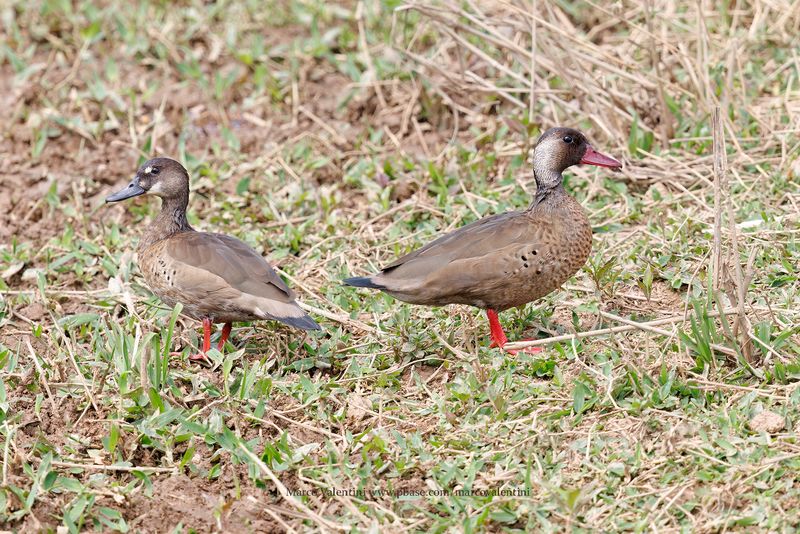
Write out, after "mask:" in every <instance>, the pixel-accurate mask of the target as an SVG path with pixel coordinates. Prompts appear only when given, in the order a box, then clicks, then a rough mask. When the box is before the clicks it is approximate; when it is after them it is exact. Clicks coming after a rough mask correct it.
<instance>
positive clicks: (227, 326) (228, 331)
mask: <svg viewBox="0 0 800 534" xmlns="http://www.w3.org/2000/svg"><path fill="white" fill-rule="evenodd" d="M231 326H232V325H231V323H225V326H223V327H222V333H221V334H220V336H219V343H217V350H218V351H220V352H222V347H224V346H225V342H226V341H228V336H229V335H231Z"/></svg>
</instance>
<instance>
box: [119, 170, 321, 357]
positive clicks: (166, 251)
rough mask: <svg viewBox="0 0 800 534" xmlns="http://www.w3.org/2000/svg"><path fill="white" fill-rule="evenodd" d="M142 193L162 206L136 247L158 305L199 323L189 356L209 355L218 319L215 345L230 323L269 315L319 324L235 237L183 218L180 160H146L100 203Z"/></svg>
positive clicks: (185, 178)
mask: <svg viewBox="0 0 800 534" xmlns="http://www.w3.org/2000/svg"><path fill="white" fill-rule="evenodd" d="M140 195H153V196H157V197H159V198H161V212H160V213H159V214H158V216H156V218H155V219H154V220H153V221H152V222H151V223H150V225H149V226H148V227H147V228H146V229H145V230H144V232H143V234H142V237H141V238H140V240H139V245H138V247H137V257H138V264H139V268H140V271H141V272H142V275H143V276H144V279H145V282H146V283H147V286H148V287H149V288H150V290H152V292H153V293H155V294H156V296H158V297H159V298H160V299H161V301H162V302H164V304H166V305H167V306H169V307H174V306H175V305H176V304H177V303H178V302H180V303H181V305H182V306H183V307H182V313H183V314H184V315H186V316H188V317H190V318H193V319H196V320H199V321H201V322H202V324H203V346H202V350H201V351H200V352H199V353H197V354H192V355H191V356H189V359H190V360H194V361H201V362H202V361H208V358H207V356H206V353H207V352H208V351H209V350H211V330H212V326H213V325H214V323H223V327H222V332H221V334H220V337H219V341H218V344H217V349H218V350H219V351H222V349H223V347H224V346H225V342H226V341H227V340H228V337H229V336H230V333H231V329H232V326H233V325H232V323H234V322H242V321H257V320H273V321H278V322H281V323H284V324H287V325H289V326H293V327H295V328H299V329H302V330H320V326H319V325H318V324H317V323H316V322H315V321H314V320H313V319H312V318H311V317H309V315H308V314H307V313H305V312H304V311H303V309H302V308H300V306H299V305H298V303H297V301H296V296H295V293H294V292H293V291H292V290H291V289H290V288H289V287H288V286H287V285H286V283H285V282H284V281H283V280H282V279H281V277H280V276H278V274H277V273H276V272H275V270H274V269H273V268H272V266H271V265H270V264H269V263H268V262H267V261H266V260H265V259H264V258H263V257H262V256H261V255H260V254H259V253H257V252H256V251H255V250H253V249H252V248H251V247H250V246H248V245H247V244H245V243H244V242H242V241H240V240H239V239H237V238H235V237H233V236H230V235H225V234H218V233H210V232H200V231H197V230H195V229H194V228H192V226H191V225H190V224H189V222H188V221H187V219H186V209H187V207H188V205H189V173H188V172H187V171H186V168H184V166H183V165H181V164H180V163H179V162H177V161H175V160H174V159H170V158H154V159H151V160H149V161H147V162H145V163H144V164H142V166H141V167H139V169H138V171H137V172H136V175H135V176H134V178H133V180H132V181H131V182H130V183H129V184H128V185H127V186H126V187H125V188H123V189H121V190H120V191H117V192H116V193H114V194H112V195H111V196H109V197H108V198H106V203H111V202H120V201H122V200H128V199H131V198H134V197H138V196H140Z"/></svg>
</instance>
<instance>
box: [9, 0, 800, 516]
mask: <svg viewBox="0 0 800 534" xmlns="http://www.w3.org/2000/svg"><path fill="white" fill-rule="evenodd" d="M0 15H1V16H2V17H3V27H4V33H3V34H2V42H1V43H0V68H2V74H3V75H2V76H1V77H0V98H1V99H2V100H1V101H0V103H1V104H2V106H0V118H2V121H3V124H4V125H7V128H5V129H4V130H5V134H4V136H3V137H2V139H0V158H2V165H1V166H0V168H2V171H0V172H1V173H2V174H0V223H1V224H0V290H2V296H1V297H0V369H1V371H0V379H2V381H1V382H0V413H2V417H0V421H1V422H0V440H1V441H0V445H2V458H3V461H2V483H3V487H2V489H0V518H2V521H3V523H4V527H5V528H8V529H12V530H21V531H30V530H54V529H55V528H56V527H57V526H59V525H63V526H65V527H66V528H67V529H69V530H70V531H79V530H82V529H85V530H91V529H94V530H119V531H127V530H131V529H132V530H137V531H147V532H149V531H163V530H165V529H169V530H173V531H191V530H214V531H244V530H254V531H270V530H287V531H292V530H294V531H303V530H309V529H312V528H317V529H322V530H326V531H336V530H367V529H376V530H381V531H438V532H442V531H446V530H448V529H451V530H452V529H456V530H464V531H474V530H481V529H482V530H491V531H496V530H507V531H512V530H536V531H540V530H552V531H562V530H565V529H570V530H583V529H602V530H606V531H616V530H637V531H644V530H653V531H658V532H664V531H683V530H693V531H694V530H697V531H720V530H731V529H741V530H744V529H746V528H748V529H752V528H756V529H759V530H769V531H789V530H791V528H792V525H794V524H797V523H798V521H800V517H798V515H797V509H798V487H799V485H800V479H798V477H797V475H796V473H797V472H798V467H799V466H800V448H799V447H798V442H797V432H798V431H800V428H798V421H800V395H799V394H798V391H800V390H798V388H797V379H798V377H800V359H799V357H800V339H799V337H800V336H798V329H799V328H800V327H799V326H798V325H800V320H798V316H799V315H800V311H798V310H800V296H798V295H799V293H798V290H799V289H800V284H799V283H798V277H797V265H798V264H800V261H799V260H800V249H799V248H798V244H797V243H798V242H797V236H798V230H797V223H798V221H800V207H798V205H799V201H800V188H798V183H797V176H798V174H800V166H799V165H798V163H797V162H798V159H797V156H798V153H800V141H798V137H797V135H796V134H797V132H798V131H800V106H799V105H798V102H800V93H799V92H798V91H799V89H798V87H800V65H798V62H797V57H798V50H797V47H796V42H795V41H796V39H795V34H796V28H797V27H798V26H799V25H800V5H798V4H796V3H792V2H788V1H781V0H772V1H766V0H757V1H756V2H752V3H750V4H747V5H744V3H742V2H737V3H735V5H733V6H729V7H727V8H725V9H724V10H720V9H719V8H718V6H716V5H715V4H713V3H710V2H705V3H704V2H677V3H676V2H662V1H658V0H652V1H648V2H644V3H633V2H618V3H615V4H612V5H609V6H607V5H605V4H603V3H595V2H591V1H587V2H580V3H577V4H574V3H568V2H557V1H548V0H532V1H531V2H521V1H520V2H510V1H509V2H489V1H483V2H478V1H473V0H468V1H466V2H451V1H440V2H413V3H409V4H402V5H400V4H395V3H394V2H391V1H389V0H386V1H385V2H358V3H342V4H338V5H329V4H328V3H325V2H318V1H316V0H312V1H307V0H303V1H301V0H285V1H277V2H271V3H269V4H268V5H261V3H259V2H245V3H235V4H233V3H232V4H229V5H228V4H205V3H202V2H199V1H194V0H187V1H184V2H181V3H179V4H177V5H172V4H170V5H165V4H162V3H157V2H153V3H144V4H141V5H137V6H134V5H132V4H131V5H124V6H123V5H121V4H112V3H105V2H88V1H87V2H74V3H64V2H59V1H56V0H41V1H37V2H29V3H21V2H12V3H11V4H10V5H9V6H7V7H4V8H3V11H2V13H0ZM554 124H563V125H569V126H574V127H578V128H581V129H582V130H584V131H585V132H587V134H588V135H589V136H590V138H591V139H592V140H593V143H594V144H595V146H597V147H598V148H599V149H602V150H603V151H604V152H607V153H609V154H612V155H614V156H615V157H618V158H621V159H623V160H624V161H625V163H626V165H625V168H624V170H623V171H622V172H621V173H619V174H615V175H608V174H607V173H603V172H598V171H596V170H592V169H586V168H577V169H574V172H572V173H571V174H570V176H569V179H568V187H569V189H570V191H571V192H572V193H573V194H574V195H575V196H576V197H577V198H578V199H579V200H580V201H581V203H582V204H583V205H584V206H585V208H586V209H587V212H588V213H589V215H590V219H591V222H592V225H593V227H594V229H595V241H594V250H593V253H592V256H591V258H590V260H589V262H588V263H587V266H586V268H585V269H584V270H583V271H581V272H580V273H578V274H577V275H576V277H575V278H574V279H573V280H571V281H570V282H569V283H568V284H566V285H565V287H564V288H563V290H562V291H560V292H557V293H556V294H553V295H551V296H549V297H547V298H546V299H544V300H543V301H542V302H540V303H536V304H532V305H529V306H527V307H526V308H525V309H523V310H518V311H512V312H508V313H506V314H504V315H505V316H504V320H505V321H506V323H507V324H508V326H509V331H510V332H512V336H513V337H515V338H524V337H529V336H534V337H537V338H539V339H538V340H537V341H534V342H523V343H520V344H518V346H523V345H526V344H527V345H533V344H538V345H543V346H545V347H546V351H545V353H544V354H543V355H541V356H528V355H520V356H518V357H513V358H512V357H504V356H502V355H500V354H499V353H497V352H496V351H494V350H492V349H489V348H487V342H486V339H485V333H486V332H485V330H486V325H485V323H484V319H483V318H482V317H481V316H480V315H479V314H478V313H477V312H476V311H475V310H472V309H468V308H463V307H449V308H443V309H427V308H419V307H412V306H407V305H404V304H400V303H398V302H396V301H393V300H392V299H390V298H388V297H385V296H383V295H380V294H371V293H367V292H359V291H354V290H353V289H350V288H343V287H341V286H340V285H339V283H338V281H339V280H340V279H341V278H343V277H344V276H346V275H348V274H362V273H364V272H372V271H374V270H376V269H377V268H378V266H380V265H382V264H385V263H387V262H388V261H390V260H391V259H392V258H394V257H396V256H397V255H398V254H400V253H402V252H405V251H407V250H410V249H412V248H415V247H417V246H420V245H421V244H423V243H424V242H426V241H428V240H429V239H430V238H432V237H433V236H434V235H436V234H437V233H438V232H442V231H446V230H449V229H452V228H456V227H458V226H460V225H462V224H465V223H467V222H469V221H472V220H474V219H476V218H478V217H480V216H484V215H487V214H491V213H497V212H501V211H504V210H509V209H512V208H519V207H522V206H525V205H526V204H527V203H528V201H529V198H530V196H531V194H532V192H533V190H534V185H533V180H532V176H531V172H530V167H529V165H528V164H527V162H526V159H527V155H528V152H529V150H530V148H531V141H532V140H533V139H535V136H536V135H537V134H538V132H539V131H541V130H542V129H543V128H546V127H548V126H551V125H554ZM153 154H164V155H171V156H174V157H177V158H179V159H180V160H181V161H183V162H185V164H186V165H187V167H188V168H189V169H190V172H191V175H192V177H193V181H192V188H193V191H194V194H193V196H192V200H191V206H190V208H191V210H192V213H191V219H190V221H191V222H192V223H193V224H194V225H195V226H196V227H199V228H202V229H214V230H217V231H223V232H227V233H231V234H234V235H236V236H238V237H240V238H241V239H244V240H245V241H247V242H248V243H250V244H251V245H253V246H254V247H256V248H257V249H258V250H260V251H262V252H263V253H264V254H265V255H266V256H268V257H269V258H270V259H271V260H272V261H273V263H275V264H276V265H277V266H278V267H279V268H280V269H281V272H282V273H283V274H284V276H285V278H286V279H287V280H288V281H290V282H291V283H292V285H293V287H295V288H296V290H297V292H298V294H299V295H300V297H301V299H302V300H303V303H304V305H305V306H306V307H307V309H309V310H310V311H311V313H312V314H313V315H315V317H316V318H317V319H319V321H320V322H322V323H324V326H325V331H324V332H321V333H318V334H317V333H312V334H309V335H308V336H306V337H303V336H302V335H301V334H298V333H297V332H296V331H292V330H290V329H288V328H283V327H281V326H279V325H273V324H256V325H240V327H239V328H237V329H236V330H235V331H234V336H235V342H234V343H235V344H234V346H230V345H229V346H228V351H227V353H226V354H225V355H224V356H223V355H221V354H214V355H213V357H214V359H215V362H216V365H215V367H214V368H213V369H210V370H209V369H198V368H197V367H195V366H193V365H191V364H190V363H189V362H188V361H187V360H186V357H185V355H186V354H188V353H189V351H190V350H191V348H192V345H196V344H197V337H198V336H197V330H196V325H195V324H193V323H192V322H190V321H184V320H183V319H180V318H178V317H177V316H176V314H175V313H174V311H173V310H168V309H163V308H162V307H161V306H160V305H159V303H158V301H157V299H155V298H153V297H152V296H151V295H150V294H149V292H148V291H147V290H146V288H144V287H142V285H141V282H140V278H139V276H138V271H137V268H136V262H135V256H134V254H133V251H134V250H135V245H136V240H137V239H138V236H139V235H140V233H141V231H142V228H143V226H144V225H145V224H146V222H147V221H148V220H149V218H150V217H152V215H153V214H154V213H155V211H156V209H157V206H156V205H154V204H153V203H148V202H146V201H144V202H134V203H132V204H131V205H130V206H126V208H128V209H123V208H119V207H113V208H109V207H106V206H103V204H102V199H103V198H104V197H105V196H106V195H107V194H108V192H109V191H111V190H114V189H116V188H117V187H119V186H120V184H123V183H125V180H126V177H128V176H129V175H130V173H131V172H132V171H133V170H134V169H135V167H136V165H137V161H140V160H141V159H142V158H145V157H148V156H150V155H153ZM173 326H174V328H173ZM172 348H180V349H182V350H183V353H184V356H183V357H180V358H171V359H170V358H168V356H165V355H166V354H167V353H168V352H169V350H170V349H172ZM766 412H774V413H775V414H777V416H776V417H765V416H768V415H769V414H767V413H766ZM758 414H762V415H763V416H759V418H758V419H754V417H755V416H756V415H758ZM751 420H753V423H752V425H751V424H750V421H751ZM762 420H763V421H767V422H768V424H766V425H765V426H764V423H761V422H760V421H762ZM759 425H762V426H759ZM491 491H495V492H502V494H497V495H487V494H486V493H485V492H491Z"/></svg>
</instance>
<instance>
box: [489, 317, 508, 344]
mask: <svg viewBox="0 0 800 534" xmlns="http://www.w3.org/2000/svg"><path fill="white" fill-rule="evenodd" d="M486 317H488V318H489V336H490V337H491V338H492V344H491V345H489V346H490V347H499V348H501V349H502V348H503V345H505V344H506V343H507V342H508V338H507V337H506V333H505V332H503V327H502V326H500V318H499V317H498V316H497V312H496V311H494V310H492V309H488V310H486Z"/></svg>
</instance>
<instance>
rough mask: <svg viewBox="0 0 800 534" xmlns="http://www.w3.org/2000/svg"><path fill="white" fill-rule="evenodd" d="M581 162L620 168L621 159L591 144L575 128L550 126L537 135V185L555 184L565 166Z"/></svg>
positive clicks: (535, 152) (535, 168)
mask: <svg viewBox="0 0 800 534" xmlns="http://www.w3.org/2000/svg"><path fill="white" fill-rule="evenodd" d="M581 163H583V164H586V165H597V166H600V167H609V168H611V169H620V168H622V163H620V162H619V161H617V160H615V159H614V158H610V157H608V156H606V155H605V154H601V153H600V152H598V151H596V150H595V149H594V148H592V145H591V144H589V141H587V140H586V136H584V135H583V134H582V133H581V132H579V131H578V130H573V129H572V128H562V127H557V128H550V129H549V130H547V131H546V132H544V133H543V134H542V135H541V137H539V140H538V141H537V142H536V148H535V149H534V153H533V172H534V175H535V177H536V185H537V186H538V187H540V188H549V187H554V186H556V185H558V184H560V183H561V179H562V177H561V173H562V172H564V170H565V169H567V168H568V167H572V166H573V165H579V164H581Z"/></svg>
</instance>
